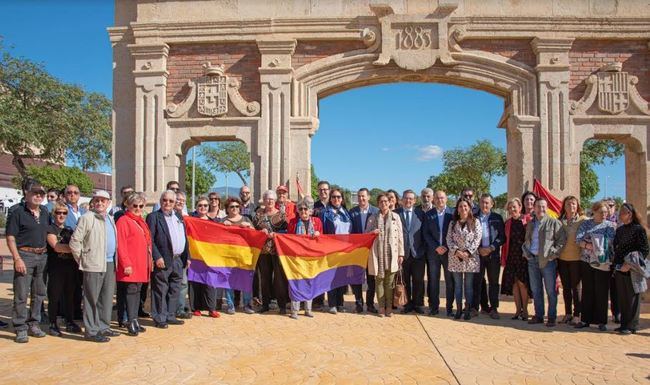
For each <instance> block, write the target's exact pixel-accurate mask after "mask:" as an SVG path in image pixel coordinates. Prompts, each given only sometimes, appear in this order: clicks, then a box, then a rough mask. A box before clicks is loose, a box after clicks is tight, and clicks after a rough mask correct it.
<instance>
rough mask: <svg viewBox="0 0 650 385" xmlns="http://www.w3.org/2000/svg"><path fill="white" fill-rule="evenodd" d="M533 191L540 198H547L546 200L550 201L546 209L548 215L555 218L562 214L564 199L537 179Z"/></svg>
mask: <svg viewBox="0 0 650 385" xmlns="http://www.w3.org/2000/svg"><path fill="white" fill-rule="evenodd" d="M533 193H535V195H537V196H538V197H540V198H544V199H546V202H548V209H547V210H546V212H547V214H548V215H550V216H552V217H553V218H558V217H559V216H560V212H561V211H562V201H561V200H560V199H558V198H556V197H555V196H554V195H553V194H551V192H550V191H548V190H547V189H546V187H544V186H543V185H542V184H541V183H540V182H539V181H538V180H537V179H535V180H534V181H533Z"/></svg>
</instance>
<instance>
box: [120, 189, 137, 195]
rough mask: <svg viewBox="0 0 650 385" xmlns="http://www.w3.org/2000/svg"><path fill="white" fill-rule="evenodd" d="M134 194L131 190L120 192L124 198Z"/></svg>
mask: <svg viewBox="0 0 650 385" xmlns="http://www.w3.org/2000/svg"><path fill="white" fill-rule="evenodd" d="M134 192H135V191H133V190H126V191H122V195H124V196H128V195H131V194H133V193H134Z"/></svg>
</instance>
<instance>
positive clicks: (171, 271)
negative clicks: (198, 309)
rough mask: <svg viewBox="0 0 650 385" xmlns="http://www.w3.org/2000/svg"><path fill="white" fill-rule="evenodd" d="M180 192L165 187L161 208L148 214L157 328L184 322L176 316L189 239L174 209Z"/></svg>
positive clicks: (153, 313) (152, 304)
mask: <svg viewBox="0 0 650 385" xmlns="http://www.w3.org/2000/svg"><path fill="white" fill-rule="evenodd" d="M175 204H176V193H175V192H174V191H173V190H167V191H165V192H164V193H163V194H162V196H161V197H160V209H159V210H156V211H154V212H152V213H151V214H149V215H147V219H146V220H147V225H149V231H150V232H151V243H152V245H151V255H152V258H153V264H154V266H153V272H152V273H151V310H152V311H151V318H153V320H154V325H155V326H156V327H157V328H161V329H166V328H167V325H168V324H169V325H181V324H183V321H182V320H179V319H177V318H176V308H177V307H178V300H179V292H180V289H181V283H182V281H183V268H185V267H186V266H187V257H188V243H187V237H186V235H185V224H184V223H183V219H182V218H181V216H180V215H179V214H178V213H176V211H175V210H174V205H175Z"/></svg>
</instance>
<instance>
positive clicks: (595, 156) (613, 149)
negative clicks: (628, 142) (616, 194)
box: [580, 139, 625, 207]
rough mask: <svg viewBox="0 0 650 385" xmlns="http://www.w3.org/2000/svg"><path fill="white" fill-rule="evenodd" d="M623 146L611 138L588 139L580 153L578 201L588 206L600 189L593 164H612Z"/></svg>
mask: <svg viewBox="0 0 650 385" xmlns="http://www.w3.org/2000/svg"><path fill="white" fill-rule="evenodd" d="M624 152H625V146H623V145H622V144H621V143H618V142H616V141H614V140H611V139H606V140H599V139H589V140H587V141H586V142H585V144H584V146H583V147H582V152H581V153H580V203H581V204H582V205H583V206H585V207H589V206H590V205H591V201H592V200H593V199H594V197H595V196H596V194H598V192H599V191H600V188H599V187H598V175H597V174H596V171H594V166H600V165H605V164H613V163H614V162H615V161H616V159H618V158H620V157H621V156H623V154H624Z"/></svg>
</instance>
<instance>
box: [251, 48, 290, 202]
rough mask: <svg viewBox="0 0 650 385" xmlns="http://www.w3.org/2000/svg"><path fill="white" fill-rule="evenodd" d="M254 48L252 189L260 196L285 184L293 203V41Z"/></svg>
mask: <svg viewBox="0 0 650 385" xmlns="http://www.w3.org/2000/svg"><path fill="white" fill-rule="evenodd" d="M257 46H258V48H259V50H260V53H261V54H262V60H261V61H262V66H261V67H260V68H259V73H260V82H261V86H262V95H261V104H262V111H261V117H260V122H259V126H258V131H257V140H256V143H254V145H253V146H252V148H251V157H252V158H253V159H254V160H257V162H255V173H254V175H253V177H254V180H253V189H254V190H255V191H256V192H257V194H262V193H263V192H264V191H265V190H268V189H275V187H276V186H277V185H279V184H287V187H288V188H289V193H290V195H291V197H292V198H294V199H295V196H296V195H297V194H296V189H295V175H292V172H293V170H292V167H291V166H292V164H291V163H292V162H291V159H292V146H291V123H290V118H291V80H292V77H293V68H292V67H291V55H293V52H294V50H295V48H296V41H295V40H260V41H258V42H257ZM254 142H255V141H254ZM291 182H293V183H291Z"/></svg>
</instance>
